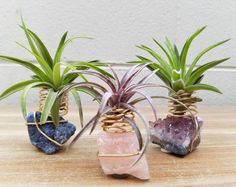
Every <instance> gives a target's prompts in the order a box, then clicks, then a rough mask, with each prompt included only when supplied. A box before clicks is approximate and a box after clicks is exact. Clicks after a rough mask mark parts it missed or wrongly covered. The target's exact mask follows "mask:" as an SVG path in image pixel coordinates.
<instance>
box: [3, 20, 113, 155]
mask: <svg viewBox="0 0 236 187" xmlns="http://www.w3.org/2000/svg"><path fill="white" fill-rule="evenodd" d="M20 28H22V29H23V31H24V33H25V36H26V38H27V41H28V44H29V46H30V49H29V48H27V47H26V46H24V45H22V44H20V43H19V42H17V44H18V45H19V46H21V47H23V48H24V49H25V50H27V51H28V52H29V53H30V54H32V55H33V57H34V58H35V60H36V63H37V64H36V63H34V62H31V61H27V60H23V59H19V58H16V57H11V56H5V55H0V59H2V60H4V61H7V62H11V63H15V64H18V65H21V66H23V67H25V68H27V69H29V70H30V71H31V72H32V73H33V75H32V76H31V78H30V79H28V80H25V81H22V82H19V83H17V84H14V85H13V86H11V87H9V88H8V89H6V90H5V91H4V92H3V93H2V94H1V95H0V100H2V99H4V98H6V97H8V96H10V95H12V94H14V93H15V92H19V91H22V95H21V108H22V113H23V116H24V118H25V119H26V121H27V124H35V123H39V124H40V125H42V124H45V123H49V122H52V123H53V124H54V126H55V127H52V128H56V127H57V126H58V125H59V124H60V122H61V121H63V120H60V118H61V117H60V116H61V115H62V114H61V111H62V113H63V112H64V114H65V113H67V110H68V107H67V104H68V103H67V99H66V97H64V96H63V97H60V96H59V92H60V93H61V91H62V90H63V89H64V88H65V87H67V86H68V85H70V84H72V83H73V82H74V81H75V79H76V78H78V77H79V78H81V79H82V81H86V80H87V79H86V78H85V77H84V76H83V75H82V74H68V72H70V71H71V70H77V69H79V70H81V71H84V70H88V69H93V70H95V71H98V72H100V73H103V74H105V75H107V76H111V75H110V74H109V73H107V72H106V71H104V70H103V69H101V68H100V67H99V66H103V65H104V64H102V63H99V62H98V61H90V62H86V61H75V62H73V63H67V62H63V61H62V59H61V57H62V53H63V51H64V49H65V47H66V46H67V45H68V44H70V43H71V42H72V41H73V40H75V39H77V38H86V37H74V38H69V39H67V32H65V33H64V34H63V36H62V37H61V40H60V42H59V44H58V47H57V50H56V52H55V55H54V57H52V56H51V55H50V53H49V51H48V49H47V48H46V46H45V45H44V43H43V42H42V40H41V39H40V38H39V37H38V35H37V34H35V33H34V32H33V31H32V30H30V29H29V28H27V27H26V25H25V23H24V21H23V19H22V25H21V26H20ZM32 88H40V89H41V91H42V92H41V95H40V105H42V106H40V107H41V108H40V110H41V111H40V114H38V113H35V114H34V115H33V114H31V113H30V114H29V115H28V116H27V108H26V100H27V94H28V92H29V91H30V90H31V89H32ZM70 92H71V93H72V95H73V96H74V99H75V102H76V104H77V106H78V110H79V114H80V123H81V125H83V111H82V105H81V98H80V95H79V93H78V92H77V91H76V90H73V89H72V90H70ZM39 115H40V116H39ZM49 116H50V119H49V118H48V117H49ZM35 118H37V120H36V119H35ZM38 118H40V120H38ZM64 122H65V120H64ZM29 128H31V126H29ZM37 128H38V126H37ZM50 128H51V127H50ZM71 129H72V130H73V131H75V128H71ZM33 130H34V128H33ZM38 130H39V131H40V133H41V134H42V135H43V136H45V137H46V139H45V141H47V140H50V141H49V143H50V142H53V143H56V142H55V141H53V140H52V138H50V137H49V136H48V135H47V133H44V132H42V131H41V130H40V129H39V128H38ZM50 132H51V131H50ZM29 133H30V132H29ZM62 133H64V132H62ZM73 133H74V132H73ZM73 133H70V136H71V135H73ZM51 136H53V135H51ZM67 138H68V137H67ZM63 141H64V140H63ZM33 144H36V143H33ZM50 145H51V144H50ZM36 146H37V145H36ZM54 151H55V150H54ZM52 152H53V151H52ZM52 152H51V149H50V151H49V153H52Z"/></svg>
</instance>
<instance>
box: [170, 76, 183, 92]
mask: <svg viewBox="0 0 236 187" xmlns="http://www.w3.org/2000/svg"><path fill="white" fill-rule="evenodd" d="M172 88H173V90H175V91H176V92H177V91H179V90H184V89H185V83H184V81H183V79H179V80H176V81H172Z"/></svg>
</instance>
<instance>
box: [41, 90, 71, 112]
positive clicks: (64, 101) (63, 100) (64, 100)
mask: <svg viewBox="0 0 236 187" xmlns="http://www.w3.org/2000/svg"><path fill="white" fill-rule="evenodd" d="M47 95H48V89H47V88H45V87H41V88H40V89H39V111H40V112H42V111H43V107H44V104H45V100H46V97H47ZM68 106H69V97H68V92H66V93H65V94H63V95H62V97H60V106H59V114H60V116H65V115H66V114H67V113H68V109H69V107H68Z"/></svg>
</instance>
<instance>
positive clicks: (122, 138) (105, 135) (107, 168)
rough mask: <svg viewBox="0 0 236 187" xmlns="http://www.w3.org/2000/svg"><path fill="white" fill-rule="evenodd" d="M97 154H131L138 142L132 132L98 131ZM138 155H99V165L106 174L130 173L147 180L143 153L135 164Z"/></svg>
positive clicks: (147, 171)
mask: <svg viewBox="0 0 236 187" xmlns="http://www.w3.org/2000/svg"><path fill="white" fill-rule="evenodd" d="M97 144H98V150H99V154H118V155H119V154H132V153H137V151H138V149H139V144H138V140H137V137H136V135H135V133H134V132H126V133H112V132H104V131H102V132H100V133H99V136H98V139H97ZM138 157H139V155H135V156H129V157H119V156H117V157H99V160H100V163H101V167H102V169H103V171H104V173H105V174H106V175H113V174H118V175H124V174H128V175H132V176H134V177H136V178H139V179H142V180H147V179H149V178H150V176H149V169H148V164H147V160H146V157H145V155H143V157H142V158H141V159H140V160H139V161H138V162H137V163H136V164H135V165H133V163H134V162H135V161H136V160H137V159H138Z"/></svg>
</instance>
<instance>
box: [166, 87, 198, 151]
mask: <svg viewBox="0 0 236 187" xmlns="http://www.w3.org/2000/svg"><path fill="white" fill-rule="evenodd" d="M192 94H193V93H187V92H185V91H184V90H180V91H178V92H177V93H176V94H174V95H172V97H173V98H174V99H175V100H177V101H178V102H176V101H175V100H169V115H170V116H174V117H184V116H187V117H189V116H190V117H191V118H192V119H193V122H194V124H195V128H196V131H195V133H194V136H193V139H192V140H191V142H190V147H189V152H192V151H193V145H194V142H195V141H196V140H197V137H198V135H199V131H200V126H199V124H198V120H197V119H196V115H197V105H196V102H198V101H201V100H200V99H199V98H197V97H193V96H192Z"/></svg>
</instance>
